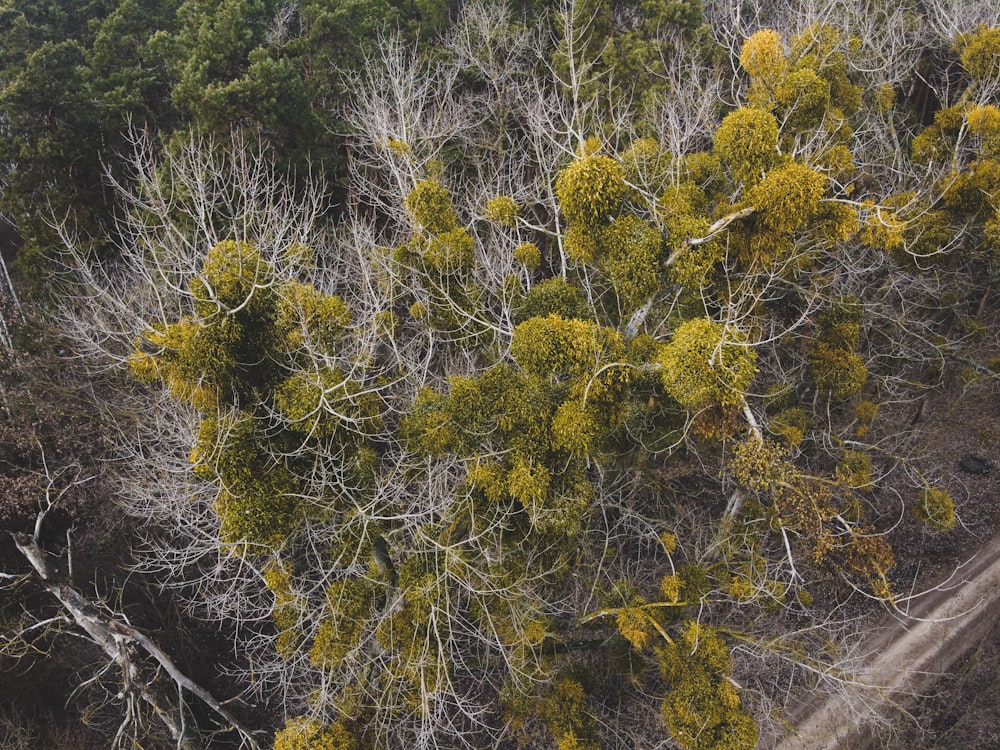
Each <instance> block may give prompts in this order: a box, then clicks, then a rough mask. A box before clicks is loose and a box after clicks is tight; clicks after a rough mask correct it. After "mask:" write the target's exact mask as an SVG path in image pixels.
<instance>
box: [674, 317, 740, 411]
mask: <svg viewBox="0 0 1000 750" xmlns="http://www.w3.org/2000/svg"><path fill="white" fill-rule="evenodd" d="M745 342H746V336H745V334H743V333H742V332H741V331H738V330H736V329H731V328H729V327H728V326H725V325H723V324H722V323H716V322H714V321H711V320H709V319H708V318H696V319H694V320H689V321H688V322H686V323H683V324H682V325H681V326H680V327H679V328H678V329H677V330H676V331H675V332H674V336H673V338H672V339H671V340H670V342H669V343H668V344H666V345H665V346H664V347H663V349H662V350H661V353H660V356H659V358H658V362H659V364H660V367H661V379H662V381H663V386H664V388H665V389H666V391H667V393H668V394H670V396H671V397H673V398H674V399H675V400H676V401H678V402H679V403H680V404H681V405H682V406H683V407H684V408H686V409H688V410H689V411H700V410H701V409H704V408H706V407H708V406H711V405H720V406H729V407H732V406H737V405H739V404H742V402H743V394H744V393H745V392H746V390H747V388H749V387H750V383H751V382H752V381H753V379H754V376H755V375H756V374H757V367H756V364H755V362H756V359H757V355H756V352H754V350H753V349H752V348H751V347H748V346H743V344H744V343H745Z"/></svg>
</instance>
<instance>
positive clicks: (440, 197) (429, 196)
mask: <svg viewBox="0 0 1000 750" xmlns="http://www.w3.org/2000/svg"><path fill="white" fill-rule="evenodd" d="M403 204H404V205H405V206H406V210H407V211H409V212H410V216H412V217H413V219H414V221H416V222H417V224H418V225H419V227H420V228H421V229H423V230H425V231H427V232H429V233H430V234H443V233H445V232H450V231H452V230H454V229H457V228H458V216H457V215H456V213H455V209H454V208H453V207H452V203H451V196H450V195H449V194H448V191H447V189H445V187H444V185H442V184H441V183H440V182H438V181H437V180H421V181H420V182H418V183H417V185H416V187H415V188H413V190H411V191H410V193H409V195H407V196H406V199H405V200H404V202H403Z"/></svg>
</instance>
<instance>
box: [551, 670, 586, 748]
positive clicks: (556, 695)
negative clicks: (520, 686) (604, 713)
mask: <svg viewBox="0 0 1000 750" xmlns="http://www.w3.org/2000/svg"><path fill="white" fill-rule="evenodd" d="M537 710H538V713H539V715H540V716H541V719H542V721H544V722H545V726H546V727H547V728H548V730H549V732H550V733H551V734H552V737H553V738H554V739H555V741H556V747H557V748H558V750H599V748H600V744H599V743H598V741H597V728H596V726H595V723H594V717H593V714H592V712H591V709H590V702H589V701H588V700H587V693H586V691H585V690H584V687H583V684H582V683H581V682H580V681H579V680H578V679H575V678H574V677H572V676H568V675H564V676H561V677H557V678H556V680H555V681H554V682H553V683H552V687H551V688H549V690H547V691H546V693H545V695H544V696H543V697H542V699H541V701H540V702H539V704H538V708H537Z"/></svg>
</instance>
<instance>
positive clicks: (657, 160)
mask: <svg viewBox="0 0 1000 750" xmlns="http://www.w3.org/2000/svg"><path fill="white" fill-rule="evenodd" d="M621 160H622V166H623V167H624V169H625V180H626V181H627V182H628V183H629V184H630V185H635V186H636V187H639V188H641V189H643V190H648V191H651V192H653V193H658V192H660V190H661V189H662V187H663V186H664V185H665V184H667V182H668V181H669V179H670V170H671V167H672V165H673V161H674V160H673V157H672V156H671V155H670V154H669V153H667V152H666V151H664V150H663V149H662V147H661V146H660V144H659V143H658V142H657V141H656V140H655V139H653V138H639V139H637V140H635V141H633V142H632V144H631V145H630V146H629V148H628V149H627V150H626V151H624V152H623V153H622V154H621Z"/></svg>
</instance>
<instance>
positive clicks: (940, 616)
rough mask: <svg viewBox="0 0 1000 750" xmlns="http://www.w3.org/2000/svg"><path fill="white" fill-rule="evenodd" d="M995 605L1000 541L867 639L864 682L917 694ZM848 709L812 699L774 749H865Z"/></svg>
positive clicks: (976, 634)
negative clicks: (867, 655) (867, 658)
mask: <svg viewBox="0 0 1000 750" xmlns="http://www.w3.org/2000/svg"><path fill="white" fill-rule="evenodd" d="M997 606H1000V538H998V539H995V540H994V541H992V542H991V543H989V544H987V545H986V546H985V547H983V548H982V549H981V550H980V551H979V552H978V553H977V554H976V556H975V557H974V558H972V559H971V560H970V561H969V562H968V563H966V564H965V565H964V566H962V568H961V569H960V570H958V571H957V573H956V574H955V576H954V577H953V578H952V579H951V580H950V581H949V582H947V583H946V584H943V585H942V586H941V588H939V589H938V590H934V591H931V592H930V593H928V594H927V595H926V596H923V597H921V598H919V599H917V600H916V601H914V602H913V604H912V606H911V607H910V608H909V611H908V612H907V614H906V615H905V616H904V615H899V616H897V618H896V619H894V620H892V621H891V622H889V623H888V624H887V625H886V626H885V627H884V628H882V629H880V630H878V631H876V632H875V633H873V634H872V635H871V636H870V638H869V639H868V640H867V641H866V642H865V644H864V649H863V653H868V654H871V657H870V661H869V665H868V666H869V671H868V675H867V677H866V679H865V681H866V682H867V683H868V684H870V685H872V686H873V687H875V688H876V689H877V690H880V691H881V693H882V695H883V696H884V697H885V698H886V700H887V701H888V700H891V699H892V698H893V697H894V696H897V695H902V694H903V693H904V692H906V691H918V690H920V689H921V688H926V687H927V686H928V685H930V683H932V682H933V681H934V679H935V677H936V676H937V675H940V674H942V673H944V672H948V671H949V670H950V669H951V668H952V667H953V666H954V665H955V663H956V662H957V661H958V660H959V659H961V658H962V656H963V655H964V654H965V653H966V652H967V651H968V650H969V648H971V647H972V646H973V645H974V644H975V643H976V641H977V639H978V638H981V637H982V636H983V635H984V634H985V633H986V632H987V631H988V630H989V628H990V627H991V626H992V625H993V623H994V618H993V617H990V616H984V615H987V614H988V613H990V612H991V610H992V608H995V607H997ZM849 715H850V712H849V711H847V710H845V706H844V705H843V704H842V703H841V702H840V701H836V700H830V699H827V700H820V699H818V698H817V699H809V700H806V701H805V702H803V703H800V704H798V705H797V706H794V707H793V708H791V710H790V711H789V712H788V723H789V724H790V725H791V726H793V727H795V730H794V731H792V732H790V733H789V736H787V737H785V738H784V740H783V741H781V742H779V743H776V744H771V745H768V747H772V748H774V750H847V749H849V750H863V749H864V748H867V747H868V744H869V741H870V737H869V736H868V735H867V732H866V730H865V727H858V726H855V725H853V724H852V723H851V722H849V721H848V720H847V718H846V717H847V716H849Z"/></svg>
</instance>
